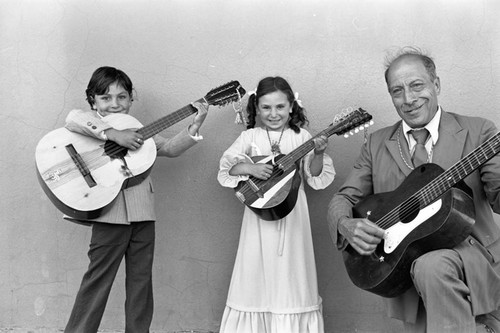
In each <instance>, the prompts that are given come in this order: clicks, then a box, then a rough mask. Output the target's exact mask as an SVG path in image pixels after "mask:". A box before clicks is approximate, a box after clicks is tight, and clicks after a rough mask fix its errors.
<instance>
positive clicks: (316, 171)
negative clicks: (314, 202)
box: [217, 77, 335, 333]
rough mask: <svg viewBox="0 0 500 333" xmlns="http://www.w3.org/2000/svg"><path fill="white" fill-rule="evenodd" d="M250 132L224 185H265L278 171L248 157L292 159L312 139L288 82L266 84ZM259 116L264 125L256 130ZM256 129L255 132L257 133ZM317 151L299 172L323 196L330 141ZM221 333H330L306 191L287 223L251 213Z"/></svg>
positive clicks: (236, 146) (224, 166) (226, 158)
mask: <svg viewBox="0 0 500 333" xmlns="http://www.w3.org/2000/svg"><path fill="white" fill-rule="evenodd" d="M247 113H248V118H249V121H248V129H247V130H246V131H244V132H243V133H241V135H240V136H239V137H238V138H237V139H236V141H235V142H234V143H233V144H232V145H231V147H229V149H227V150H226V151H225V152H224V154H223V156H222V158H221V160H220V169H219V173H218V177H217V178H218V181H219V183H220V184H221V185H222V186H225V187H232V188H234V187H236V186H237V185H238V183H239V182H240V181H244V180H246V179H248V178H249V176H253V177H256V178H258V179H261V180H266V179H268V178H269V177H270V175H271V173H272V170H273V169H272V166H271V165H269V164H264V163H255V164H254V163H252V162H251V161H249V159H248V157H253V156H260V155H271V154H275V155H278V154H280V153H281V154H288V153H290V152H291V151H292V150H294V149H295V148H297V147H298V146H300V145H301V144H302V143H304V142H306V141H307V140H309V139H310V138H311V135H310V134H309V132H308V131H306V130H305V129H303V128H302V127H303V126H305V125H306V124H307V122H308V121H307V118H306V116H305V114H304V109H303V108H302V106H301V103H300V101H299V100H297V99H296V98H295V95H294V93H293V91H292V89H291V87H290V85H289V84H288V82H287V81H286V80H285V79H283V78H281V77H267V78H264V79H263V80H261V81H260V82H259V85H258V87H257V90H256V92H254V93H251V94H250V96H249V99H248V105H247ZM256 117H258V120H260V123H261V126H260V127H255V124H256V119H255V118H256ZM254 127H255V128H254ZM314 143H315V149H314V151H311V152H310V153H309V154H307V155H306V156H305V157H304V158H303V159H302V160H301V162H300V169H299V171H298V172H300V174H301V177H302V179H304V180H305V181H306V182H307V183H308V184H309V185H310V186H311V187H312V188H314V189H323V188H325V187H327V186H328V185H330V184H331V183H332V181H333V179H334V177H335V170H334V167H333V162H332V159H331V158H330V157H329V156H328V155H326V154H325V153H324V151H325V149H326V147H327V143H328V140H327V137H325V136H322V137H319V138H317V139H315V140H314ZM220 332H221V333H224V332H225V333H237V332H245V333H247V332H255V333H261V332H275V333H293V332H296V333H306V332H314V333H317V332H320V333H321V332H323V317H322V308H321V297H320V296H319V294H318V287H317V280H316V266H315V261H314V252H313V244H312V236H311V227H310V222H309V212H308V207H307V200H306V195H305V191H304V186H303V184H301V185H300V189H299V193H298V199H297V203H296V205H295V207H294V208H293V210H292V211H291V212H290V213H289V214H288V215H287V216H286V217H284V218H283V219H281V220H278V221H266V220H262V219H260V218H259V215H257V214H256V213H254V212H253V211H252V210H250V209H249V208H248V207H245V211H244V215H243V224H242V227H241V234H240V242H239V247H238V252H237V254H236V261H235V264H234V270H233V275H232V279H231V285H230V287H229V294H228V298H227V303H226V308H225V310H224V314H223V317H222V323H221V329H220Z"/></svg>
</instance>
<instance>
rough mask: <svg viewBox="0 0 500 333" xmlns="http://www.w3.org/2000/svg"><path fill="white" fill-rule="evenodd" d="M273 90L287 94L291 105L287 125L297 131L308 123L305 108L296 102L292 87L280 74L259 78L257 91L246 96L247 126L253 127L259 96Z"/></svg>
mask: <svg viewBox="0 0 500 333" xmlns="http://www.w3.org/2000/svg"><path fill="white" fill-rule="evenodd" d="M275 91H281V92H282V93H284V94H285V95H286V96H287V99H288V102H290V105H291V106H292V113H291V114H290V120H289V121H288V126H290V128H291V129H292V130H293V131H294V132H296V133H299V132H300V128H301V127H303V126H305V125H307V123H308V120H307V117H306V115H305V110H304V108H302V107H301V106H300V105H299V104H298V103H296V101H295V96H294V93H293V90H292V87H290V85H289V84H288V82H287V81H286V80H285V79H284V78H282V77H280V76H276V77H266V78H264V79H262V80H260V82H259V85H258V86H257V91H256V92H255V94H252V95H250V97H249V98H248V103H247V114H248V123H247V128H254V127H255V116H256V115H257V103H258V101H259V98H261V97H262V96H264V95H267V94H270V93H273V92H275Z"/></svg>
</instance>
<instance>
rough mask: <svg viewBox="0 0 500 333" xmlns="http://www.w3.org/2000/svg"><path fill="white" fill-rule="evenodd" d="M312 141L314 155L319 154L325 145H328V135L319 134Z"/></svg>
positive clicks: (323, 150) (324, 148) (322, 151)
mask: <svg viewBox="0 0 500 333" xmlns="http://www.w3.org/2000/svg"><path fill="white" fill-rule="evenodd" d="M313 142H314V153H315V154H316V155H321V154H323V153H324V152H325V150H326V147H328V137H327V136H326V135H320V136H318V137H317V138H314V139H313Z"/></svg>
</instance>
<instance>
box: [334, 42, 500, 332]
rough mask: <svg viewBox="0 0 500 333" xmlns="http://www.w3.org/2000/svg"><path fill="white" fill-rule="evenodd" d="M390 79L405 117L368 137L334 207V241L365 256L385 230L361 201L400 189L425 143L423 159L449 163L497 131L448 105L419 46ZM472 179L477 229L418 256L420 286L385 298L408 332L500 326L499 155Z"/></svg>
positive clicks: (390, 66)
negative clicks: (357, 208)
mask: <svg viewBox="0 0 500 333" xmlns="http://www.w3.org/2000/svg"><path fill="white" fill-rule="evenodd" d="M385 80H386V83H387V88H388V90H389V94H390V96H391V98H392V101H393V104H394V106H395V108H396V111H397V113H398V115H399V117H400V118H401V120H400V121H398V122H397V123H395V124H394V125H392V126H388V127H386V128H382V129H380V130H378V131H376V132H374V133H373V134H371V135H370V136H369V138H368V140H367V142H366V143H365V144H364V145H363V147H362V150H361V154H360V156H359V157H358V159H357V161H356V164H355V165H354V168H353V170H352V171H351V174H350V175H349V176H348V177H347V179H346V182H345V183H344V184H343V186H342V187H341V188H340V190H339V192H338V193H337V194H335V195H334V197H333V199H332V201H331V202H330V206H329V211H328V222H329V227H330V233H331V236H332V240H333V242H334V244H335V245H336V246H337V247H338V248H339V249H340V250H345V249H346V247H347V246H348V245H350V246H351V247H352V248H353V249H354V250H355V251H357V252H358V253H359V254H360V255H371V254H372V253H373V252H374V251H375V249H376V247H377V245H378V244H379V243H380V242H381V241H382V239H383V237H384V233H385V230H384V229H382V228H380V227H379V226H377V224H375V223H374V222H376V221H374V222H372V221H369V220H368V219H366V218H353V214H352V207H353V206H354V205H356V204H357V203H358V202H360V201H361V200H363V199H364V198H365V197H366V196H368V195H371V194H377V193H383V192H390V191H394V190H395V189H396V188H398V186H399V185H400V184H401V183H402V182H403V180H405V178H406V177H407V176H408V175H409V174H410V173H411V172H412V170H413V169H414V168H415V165H418V164H414V162H413V158H414V156H413V154H415V155H417V154H418V153H416V152H415V151H418V150H419V149H420V148H422V150H423V157H421V158H422V161H421V162H420V163H426V162H429V163H434V164H437V165H439V166H440V167H441V168H443V169H444V170H447V169H448V168H450V167H451V166H452V165H454V164H455V163H456V162H457V161H459V160H461V159H462V158H463V157H464V156H466V155H467V154H468V153H469V152H471V151H472V150H473V149H474V148H476V147H478V146H479V145H481V144H482V143H483V142H484V141H486V140H487V139H488V138H489V137H491V136H493V135H494V134H496V132H497V129H496V127H495V125H494V124H493V123H492V122H491V121H488V120H485V119H482V118H479V117H466V116H462V115H458V114H455V113H451V112H446V111H445V110H444V109H443V108H441V106H440V105H439V104H438V95H439V93H440V90H441V84H440V80H439V77H438V76H437V75H436V68H435V64H434V61H433V60H432V59H431V58H430V57H428V56H426V55H425V54H423V53H422V52H421V51H420V50H418V49H416V48H404V49H402V50H401V51H400V52H399V53H398V54H397V55H396V56H395V57H394V58H393V59H392V60H390V59H389V60H388V61H387V65H386V72H385ZM423 128H425V130H423ZM412 129H417V130H419V132H425V133H428V137H427V139H424V140H423V142H422V143H420V142H419V144H417V141H416V139H415V138H414V137H413V134H411V132H410V130H412ZM422 145H423V146H422ZM419 147H420V148H419ZM424 148H425V149H424ZM415 163H416V162H415ZM465 182H466V184H467V185H468V186H469V187H471V189H472V191H473V200H474V209H475V224H474V225H473V227H472V233H471V235H470V236H469V237H468V238H467V239H466V240H464V241H462V242H461V243H459V244H458V245H456V246H455V247H454V248H453V249H442V250H435V251H430V252H427V253H425V254H423V255H421V256H420V257H418V258H417V259H416V260H414V261H413V263H412V265H411V270H410V273H411V279H412V283H413V286H412V287H411V288H410V289H409V290H407V291H406V292H404V293H403V294H401V295H399V296H396V297H394V298H385V300H386V303H387V305H388V314H389V316H391V317H393V318H397V319H400V320H402V321H404V325H405V328H406V329H407V330H409V331H413V332H439V333H442V332H453V333H456V332H476V331H477V332H497V333H500V310H499V309H500V227H499V226H498V224H496V222H495V221H494V219H493V213H492V210H493V211H494V212H496V213H499V212H500V157H498V156H495V157H493V158H492V159H490V160H489V161H488V162H486V163H484V164H482V166H481V167H479V168H478V170H477V171H475V172H473V173H472V174H471V175H469V176H468V177H466V178H465Z"/></svg>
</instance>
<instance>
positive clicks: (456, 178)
mask: <svg viewBox="0 0 500 333" xmlns="http://www.w3.org/2000/svg"><path fill="white" fill-rule="evenodd" d="M499 151H500V133H497V134H495V135H493V136H492V137H491V138H489V139H488V140H486V141H485V142H484V143H483V144H481V145H480V146H479V147H477V148H476V149H474V150H473V151H471V152H470V153H469V154H467V156H465V157H464V158H462V159H461V160H460V161H458V162H457V163H455V164H454V165H453V166H452V167H450V168H449V169H448V170H446V171H444V172H443V173H442V174H440V175H439V176H437V177H436V178H434V179H433V180H432V181H431V182H429V183H428V184H427V185H425V186H424V187H422V188H421V189H420V190H419V191H417V192H416V193H415V194H414V195H412V196H411V197H409V198H408V199H406V200H405V201H404V202H402V203H401V204H400V205H398V206H397V207H395V208H394V209H393V210H392V211H390V212H389V213H387V214H386V215H385V216H384V217H382V218H381V219H380V220H379V221H378V222H377V224H378V225H379V226H384V227H387V226H392V225H394V224H395V223H397V222H398V221H399V220H400V219H401V218H403V219H404V217H405V216H409V215H411V214H412V212H414V211H415V210H417V209H419V207H425V206H428V205H429V204H431V203H433V202H434V201H436V200H437V199H438V198H440V197H441V196H442V195H443V194H444V193H445V192H446V191H448V190H450V189H451V188H452V187H453V186H455V185H456V184H457V183H458V182H460V181H461V180H463V179H464V178H465V177H467V176H468V175H470V174H471V173H472V172H474V170H476V169H477V168H479V167H480V166H481V165H483V164H484V163H486V162H487V161H489V160H490V159H491V158H493V156H495V155H496V154H497V153H498V152H499Z"/></svg>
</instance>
